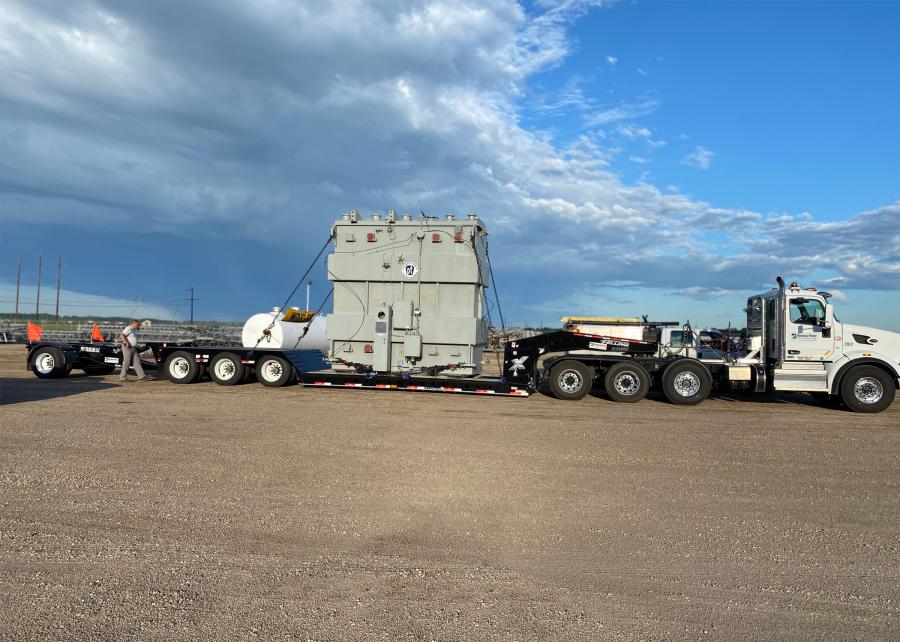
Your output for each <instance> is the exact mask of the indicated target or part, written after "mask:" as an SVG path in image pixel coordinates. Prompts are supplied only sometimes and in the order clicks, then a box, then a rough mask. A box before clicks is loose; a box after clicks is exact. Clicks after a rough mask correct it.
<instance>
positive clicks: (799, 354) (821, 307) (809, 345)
mask: <svg viewBox="0 0 900 642" xmlns="http://www.w3.org/2000/svg"><path fill="white" fill-rule="evenodd" d="M827 312H828V311H827V308H826V306H825V304H824V303H823V302H822V301H821V300H820V299H818V298H811V297H803V296H791V297H789V298H788V305H787V310H786V311H785V313H786V315H787V318H786V319H785V332H784V352H785V354H784V358H785V361H818V362H823V361H833V360H834V336H833V333H832V330H831V323H830V321H831V320H830V319H828V314H827Z"/></svg>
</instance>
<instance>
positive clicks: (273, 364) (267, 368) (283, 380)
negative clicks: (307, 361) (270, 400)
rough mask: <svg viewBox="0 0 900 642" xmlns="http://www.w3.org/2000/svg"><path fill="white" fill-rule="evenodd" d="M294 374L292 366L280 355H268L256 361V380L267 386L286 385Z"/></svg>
mask: <svg viewBox="0 0 900 642" xmlns="http://www.w3.org/2000/svg"><path fill="white" fill-rule="evenodd" d="M293 376H294V366H292V365H291V364H289V363H288V362H287V361H285V360H284V359H282V358H281V357H277V356H275V355H268V356H265V357H263V358H262V359H258V360H257V361H256V380H257V381H259V382H260V383H261V384H262V385H264V386H268V387H269V388H278V387H281V386H284V385H286V384H287V383H288V382H289V381H290V380H291V378H292V377H293Z"/></svg>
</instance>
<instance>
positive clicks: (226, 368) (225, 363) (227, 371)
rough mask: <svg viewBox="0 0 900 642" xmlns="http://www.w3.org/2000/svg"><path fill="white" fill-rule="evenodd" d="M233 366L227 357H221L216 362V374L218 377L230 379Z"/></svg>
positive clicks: (233, 369)
mask: <svg viewBox="0 0 900 642" xmlns="http://www.w3.org/2000/svg"><path fill="white" fill-rule="evenodd" d="M234 371H235V367H234V364H233V363H232V362H231V361H230V360H229V359H222V360H221V361H219V362H218V363H216V376H217V377H219V379H231V378H232V377H233V376H234Z"/></svg>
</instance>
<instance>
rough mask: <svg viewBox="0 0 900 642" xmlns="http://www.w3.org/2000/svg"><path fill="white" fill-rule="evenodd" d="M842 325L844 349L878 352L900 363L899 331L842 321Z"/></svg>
mask: <svg viewBox="0 0 900 642" xmlns="http://www.w3.org/2000/svg"><path fill="white" fill-rule="evenodd" d="M843 326H844V328H843V332H844V337H843V341H844V349H845V350H848V349H850V350H853V349H859V350H871V351H872V352H880V353H882V354H884V355H888V356H890V357H891V358H893V359H894V362H895V363H900V333H897V332H889V331H887V330H879V329H878V328H867V327H866V326H863V325H852V324H850V323H844V324H843ZM848 344H849V345H848Z"/></svg>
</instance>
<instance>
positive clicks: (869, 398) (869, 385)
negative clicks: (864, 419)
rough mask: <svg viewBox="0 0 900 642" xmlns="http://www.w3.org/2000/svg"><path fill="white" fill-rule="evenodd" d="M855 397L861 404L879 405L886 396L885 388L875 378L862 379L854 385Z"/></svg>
mask: <svg viewBox="0 0 900 642" xmlns="http://www.w3.org/2000/svg"><path fill="white" fill-rule="evenodd" d="M853 395H854V396H855V397H856V399H857V400H858V401H859V402H860V403H878V402H879V401H881V397H882V396H884V387H883V386H882V385H881V382H880V381H878V379H875V378H874V377H862V378H861V379H859V380H858V381H857V382H856V383H855V384H853Z"/></svg>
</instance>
